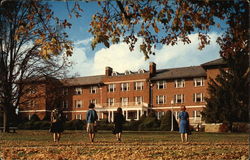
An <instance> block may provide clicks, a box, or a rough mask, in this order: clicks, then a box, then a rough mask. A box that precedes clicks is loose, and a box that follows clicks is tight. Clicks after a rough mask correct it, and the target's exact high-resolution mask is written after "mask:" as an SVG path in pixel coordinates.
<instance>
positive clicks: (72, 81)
mask: <svg viewBox="0 0 250 160" xmlns="http://www.w3.org/2000/svg"><path fill="white" fill-rule="evenodd" d="M103 77H104V75H97V76H88V77H76V78H67V79H62V80H61V82H62V83H63V84H64V85H65V86H80V85H92V84H100V83H102V78H103Z"/></svg>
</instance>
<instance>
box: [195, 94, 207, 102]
mask: <svg viewBox="0 0 250 160" xmlns="http://www.w3.org/2000/svg"><path fill="white" fill-rule="evenodd" d="M193 101H194V102H204V99H203V93H194V94H193Z"/></svg>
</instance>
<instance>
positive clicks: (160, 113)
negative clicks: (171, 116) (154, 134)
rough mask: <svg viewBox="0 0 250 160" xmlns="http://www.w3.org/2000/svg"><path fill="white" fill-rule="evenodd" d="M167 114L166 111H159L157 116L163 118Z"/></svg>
mask: <svg viewBox="0 0 250 160" xmlns="http://www.w3.org/2000/svg"><path fill="white" fill-rule="evenodd" d="M164 115H165V112H157V118H158V119H161V117H163V116H164Z"/></svg>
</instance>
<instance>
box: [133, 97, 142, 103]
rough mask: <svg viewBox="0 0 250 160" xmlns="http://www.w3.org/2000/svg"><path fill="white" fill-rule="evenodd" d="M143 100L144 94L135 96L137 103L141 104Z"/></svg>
mask: <svg viewBox="0 0 250 160" xmlns="http://www.w3.org/2000/svg"><path fill="white" fill-rule="evenodd" d="M142 102H143V98H142V96H136V97H135V105H140V104H142Z"/></svg>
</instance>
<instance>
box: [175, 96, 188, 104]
mask: <svg viewBox="0 0 250 160" xmlns="http://www.w3.org/2000/svg"><path fill="white" fill-rule="evenodd" d="M178 95H181V102H178ZM174 99H175V103H177V104H180V103H184V101H185V100H184V94H176V95H175V97H174Z"/></svg>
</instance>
